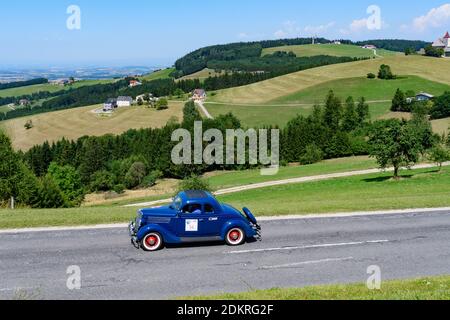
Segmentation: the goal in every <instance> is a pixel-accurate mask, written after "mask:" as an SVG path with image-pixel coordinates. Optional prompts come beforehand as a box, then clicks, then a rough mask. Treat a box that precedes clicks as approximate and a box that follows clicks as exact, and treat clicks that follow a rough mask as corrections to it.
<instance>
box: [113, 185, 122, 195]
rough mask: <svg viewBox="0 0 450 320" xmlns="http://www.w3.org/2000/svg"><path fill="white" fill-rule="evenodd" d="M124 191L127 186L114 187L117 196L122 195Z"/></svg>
mask: <svg viewBox="0 0 450 320" xmlns="http://www.w3.org/2000/svg"><path fill="white" fill-rule="evenodd" d="M124 190H125V185H123V184H116V185H115V186H114V192H115V193H117V194H122V193H123V192H124Z"/></svg>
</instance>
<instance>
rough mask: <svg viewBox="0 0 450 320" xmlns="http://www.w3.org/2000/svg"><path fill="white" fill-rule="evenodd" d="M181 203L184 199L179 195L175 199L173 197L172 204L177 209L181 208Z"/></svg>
mask: <svg viewBox="0 0 450 320" xmlns="http://www.w3.org/2000/svg"><path fill="white" fill-rule="evenodd" d="M181 204H182V201H181V198H180V197H179V196H177V197H175V199H173V203H172V205H173V207H174V208H175V209H176V210H177V211H180V210H181Z"/></svg>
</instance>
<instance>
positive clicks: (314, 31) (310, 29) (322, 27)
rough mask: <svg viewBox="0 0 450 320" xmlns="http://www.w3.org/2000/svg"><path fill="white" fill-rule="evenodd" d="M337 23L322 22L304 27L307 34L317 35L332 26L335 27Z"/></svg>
mask: <svg viewBox="0 0 450 320" xmlns="http://www.w3.org/2000/svg"><path fill="white" fill-rule="evenodd" d="M335 25H336V23H335V22H334V21H332V22H330V23H327V24H322V25H319V26H306V27H305V28H304V31H305V32H306V33H307V34H310V35H316V34H321V33H324V32H327V31H328V30H329V29H330V28H332V27H334V26H335Z"/></svg>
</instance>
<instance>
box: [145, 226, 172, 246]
mask: <svg viewBox="0 0 450 320" xmlns="http://www.w3.org/2000/svg"><path fill="white" fill-rule="evenodd" d="M150 232H158V233H159V234H160V235H161V237H162V238H163V241H164V242H165V243H178V242H180V239H179V238H178V237H176V236H175V235H174V234H173V233H172V232H170V231H168V230H167V229H165V228H163V227H161V226H160V225H157V224H148V225H146V226H143V227H142V228H141V229H139V231H138V233H137V240H138V241H139V242H141V241H142V240H143V239H144V237H145V236H146V235H147V234H149V233H150Z"/></svg>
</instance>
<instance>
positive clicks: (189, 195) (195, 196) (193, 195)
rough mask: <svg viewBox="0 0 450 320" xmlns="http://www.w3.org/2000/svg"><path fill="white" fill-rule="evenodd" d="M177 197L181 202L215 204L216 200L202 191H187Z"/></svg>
mask: <svg viewBox="0 0 450 320" xmlns="http://www.w3.org/2000/svg"><path fill="white" fill-rule="evenodd" d="M179 196H180V197H181V199H182V200H183V202H185V203H186V202H193V201H195V202H201V203H204V202H214V203H216V202H217V200H216V198H214V196H213V195H212V194H211V193H209V192H207V191H202V190H187V191H183V192H180V193H179Z"/></svg>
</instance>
